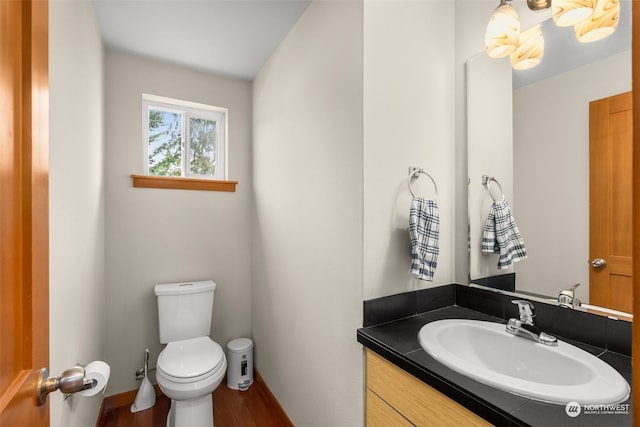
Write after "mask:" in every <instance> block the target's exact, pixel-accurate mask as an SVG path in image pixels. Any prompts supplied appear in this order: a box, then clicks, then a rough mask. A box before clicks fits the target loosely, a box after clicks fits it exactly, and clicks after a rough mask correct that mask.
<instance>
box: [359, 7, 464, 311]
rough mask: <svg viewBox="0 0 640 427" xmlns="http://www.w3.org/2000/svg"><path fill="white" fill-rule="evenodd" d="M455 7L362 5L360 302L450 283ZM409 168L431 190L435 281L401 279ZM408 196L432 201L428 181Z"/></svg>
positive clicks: (405, 264)
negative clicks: (435, 212)
mask: <svg viewBox="0 0 640 427" xmlns="http://www.w3.org/2000/svg"><path fill="white" fill-rule="evenodd" d="M453 21H454V2H453V1H428V2H415V1H365V2H364V68H363V75H364V150H363V154H362V156H363V158H364V241H363V250H364V277H363V283H364V292H363V296H364V299H369V298H374V297H379V296H383V295H389V294H394V293H399V292H404V291H407V290H412V289H420V288H424V287H429V286H433V285H438V284H445V283H451V282H452V281H453V280H454V264H455V263H454V261H455V259H454V250H455V232H456V231H455V227H454V221H455V216H454V213H455V194H454V178H455V175H454V168H453V167H452V166H453V162H454V148H455V145H454V140H455V122H454V112H455V103H454V95H455V86H454V82H455V79H454V45H453V40H454V38H455V37H454V25H453ZM409 166H416V167H420V168H423V169H424V170H425V171H426V172H427V173H429V174H430V175H431V176H432V177H433V179H434V180H435V182H436V184H437V186H438V200H437V202H438V207H439V211H440V242H439V243H440V255H439V256H438V267H437V269H436V274H435V277H434V280H433V282H427V281H422V280H418V279H416V278H415V277H413V276H412V275H410V274H409V273H408V271H409V267H410V262H411V252H410V240H409V206H410V203H411V194H410V193H409V189H408V169H409ZM414 187H415V191H416V193H417V195H419V196H422V197H432V196H433V195H434V188H433V185H432V184H431V182H430V181H429V179H428V178H427V177H425V176H422V177H420V178H418V180H417V181H416V182H415V186H414Z"/></svg>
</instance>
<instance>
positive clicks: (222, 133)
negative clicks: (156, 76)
mask: <svg viewBox="0 0 640 427" xmlns="http://www.w3.org/2000/svg"><path fill="white" fill-rule="evenodd" d="M150 107H151V108H153V109H157V110H161V111H167V112H173V113H179V114H181V115H182V130H183V131H182V138H181V175H180V176H179V177H174V178H182V179H197V180H220V181H226V180H227V176H228V159H227V152H228V151H227V145H228V122H229V110H228V109H227V108H223V107H217V106H213V105H207V104H200V103H197V102H191V101H184V100H180V99H175V98H168V97H164V96H158V95H151V94H147V93H143V94H142V145H143V147H142V160H143V161H142V166H143V173H144V176H149V177H163V178H171V177H170V176H169V175H151V174H150V173H149V108H150ZM190 118H196V119H205V120H215V121H216V122H217V123H218V124H219V125H217V126H216V132H217V136H216V147H215V150H216V151H215V152H216V173H215V174H214V175H200V174H192V173H190V163H191V152H190V151H191V150H190V125H189V119H190ZM220 169H222V170H220Z"/></svg>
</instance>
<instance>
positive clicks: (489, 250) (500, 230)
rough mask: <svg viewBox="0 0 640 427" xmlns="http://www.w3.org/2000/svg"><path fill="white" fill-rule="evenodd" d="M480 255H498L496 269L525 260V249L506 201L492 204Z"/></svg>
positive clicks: (502, 268)
mask: <svg viewBox="0 0 640 427" xmlns="http://www.w3.org/2000/svg"><path fill="white" fill-rule="evenodd" d="M482 253H483V254H494V253H495V254H500V258H499V259H498V268H499V269H501V270H504V269H506V268H509V266H511V265H512V264H513V263H514V262H518V261H522V260H523V259H527V249H526V248H525V246H524V240H523V239H522V236H521V235H520V230H518V226H517V225H516V221H515V219H514V218H513V214H512V213H511V208H510V207H509V203H507V201H506V200H502V201H499V202H493V205H491V211H490V212H489V216H488V217H487V222H486V224H485V226H484V233H483V235H482Z"/></svg>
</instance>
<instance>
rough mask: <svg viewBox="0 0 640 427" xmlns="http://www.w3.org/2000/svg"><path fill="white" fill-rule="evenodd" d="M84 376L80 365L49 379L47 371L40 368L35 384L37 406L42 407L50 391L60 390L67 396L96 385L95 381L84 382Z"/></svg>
mask: <svg viewBox="0 0 640 427" xmlns="http://www.w3.org/2000/svg"><path fill="white" fill-rule="evenodd" d="M84 375H85V371H84V368H83V367H82V366H80V365H76V366H74V367H72V368H69V369H67V370H66V371H64V372H63V373H62V375H60V376H59V377H50V376H49V370H48V369H47V368H42V369H41V370H40V375H39V377H38V383H37V384H36V400H37V402H38V406H42V405H44V404H45V403H46V402H47V396H48V395H49V393H51V392H52V391H56V390H60V391H61V392H63V393H64V394H66V395H67V394H72V393H77V392H79V391H82V390H87V389H90V388H93V387H95V386H96V385H97V382H96V380H92V379H87V380H85V378H84Z"/></svg>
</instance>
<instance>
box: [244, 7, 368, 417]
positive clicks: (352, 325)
mask: <svg viewBox="0 0 640 427" xmlns="http://www.w3.org/2000/svg"><path fill="white" fill-rule="evenodd" d="M253 145H254V148H253V167H254V187H255V212H254V218H253V220H254V223H253V224H254V225H253V230H252V233H253V236H252V237H253V245H252V246H253V252H252V272H253V276H252V281H253V284H252V295H251V298H252V315H253V319H252V327H253V336H254V339H255V342H256V347H255V349H256V350H255V353H256V367H257V369H258V370H259V371H260V373H261V374H262V375H263V376H264V378H265V380H266V382H267V384H268V385H269V387H270V388H271V390H272V391H273V392H274V394H275V395H276V397H277V398H278V400H279V401H280V403H281V404H282V405H283V407H284V409H285V411H287V413H288V415H289V416H290V418H291V419H292V421H293V423H294V424H296V425H299V426H305V427H312V426H319V427H320V426H322V427H324V426H336V427H337V426H358V425H362V424H363V420H362V413H363V394H362V390H363V379H362V348H361V346H360V345H359V344H358V343H357V342H356V339H355V331H356V329H357V328H358V327H359V326H361V325H362V314H361V313H362V176H363V172H362V3H361V2H355V1H354V2H314V3H312V4H311V5H310V6H309V8H308V9H307V10H306V12H305V14H304V15H303V16H302V18H301V19H300V21H299V22H298V23H297V24H296V26H295V27H294V28H293V29H292V31H291V32H290V33H289V35H288V36H287V37H286V39H285V40H284V41H283V43H282V44H281V45H280V46H279V48H278V49H277V50H276V52H275V53H274V55H273V56H272V57H271V58H270V60H269V61H268V63H267V64H266V65H265V66H264V68H263V69H262V70H261V71H260V73H259V74H258V76H257V78H256V80H255V82H254V144H253Z"/></svg>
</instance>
